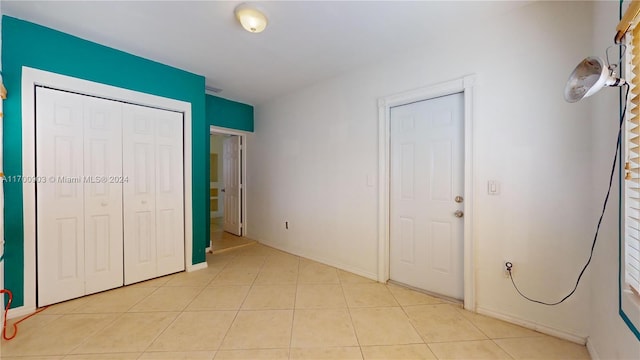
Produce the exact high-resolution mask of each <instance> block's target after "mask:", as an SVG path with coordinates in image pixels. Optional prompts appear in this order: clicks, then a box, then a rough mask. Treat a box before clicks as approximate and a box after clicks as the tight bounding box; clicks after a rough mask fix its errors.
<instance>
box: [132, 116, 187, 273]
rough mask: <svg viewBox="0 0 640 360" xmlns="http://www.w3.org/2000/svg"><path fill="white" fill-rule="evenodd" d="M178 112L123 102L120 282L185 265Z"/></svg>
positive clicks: (181, 148) (181, 138) (180, 267)
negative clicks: (123, 181)
mask: <svg viewBox="0 0 640 360" xmlns="http://www.w3.org/2000/svg"><path fill="white" fill-rule="evenodd" d="M182 124H183V114H181V113H176V112H171V111H166V110H159V109H153V108H148V107H143V106H136V105H128V104H124V121H123V150H124V154H125V155H126V157H127V159H126V160H125V162H124V168H123V175H124V176H125V177H126V178H127V179H128V181H127V182H126V183H125V184H124V228H125V239H126V241H125V251H124V268H125V284H131V283H135V282H139V281H142V280H146V279H150V278H152V277H157V276H162V275H166V274H171V273H174V272H178V271H181V270H184V177H183V173H184V172H183V163H184V162H183V157H182V154H183V137H182V136H183V128H182Z"/></svg>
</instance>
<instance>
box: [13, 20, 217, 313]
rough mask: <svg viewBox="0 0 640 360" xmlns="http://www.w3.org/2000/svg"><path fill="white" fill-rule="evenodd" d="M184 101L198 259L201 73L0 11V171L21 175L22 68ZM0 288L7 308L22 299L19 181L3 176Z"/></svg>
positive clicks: (202, 229) (204, 144) (205, 199)
mask: <svg viewBox="0 0 640 360" xmlns="http://www.w3.org/2000/svg"><path fill="white" fill-rule="evenodd" d="M23 66H27V67H32V68H36V69H40V70H45V71H50V72H54V73H58V74H62V75H67V76H72V77H76V78H80V79H85V80H90V81H95V82H99V83H103V84H107V85H111V86H116V87H120V88H126V89H130V90H135V91H139V92H143V93H149V94H153V95H158V96H162V97H167V98H172V99H176V100H181V101H186V102H190V103H191V111H192V152H193V154H192V162H193V163H192V168H193V174H192V176H193V178H192V181H193V184H192V191H193V193H192V199H193V253H192V261H193V263H194V264H197V263H201V262H204V261H205V260H206V258H205V248H206V246H208V243H209V232H208V231H207V229H208V225H209V212H208V207H209V195H208V194H209V172H208V167H209V122H208V121H207V118H206V112H205V93H204V90H205V89H204V88H205V79H204V77H202V76H199V75H196V74H192V73H189V72H186V71H183V70H180V69H176V68H173V67H170V66H167V65H163V64H160V63H157V62H154V61H151V60H147V59H144V58H141V57H138V56H134V55H131V54H128V53H125V52H122V51H119V50H115V49H112V48H109V47H106V46H102V45H99V44H96V43H93V42H90V41H87V40H83V39H80V38H77V37H74V36H71V35H68V34H65V33H62V32H59V31H56V30H52V29H49V28H46V27H43V26H40V25H36V24H33V23H30V22H27V21H23V20H19V19H16V18H12V17H9V16H4V17H3V18H2V69H3V79H4V84H5V86H6V88H7V89H8V91H9V97H8V98H7V100H5V103H4V138H3V144H4V146H3V150H4V172H5V174H6V175H21V174H22V123H21V121H22V120H21V119H22V114H21V111H22V109H21V106H22V105H21V81H22V80H21V79H22V67H23ZM4 195H5V215H4V221H5V240H6V245H5V281H4V284H5V287H6V288H7V289H9V290H11V291H12V292H13V296H14V299H13V303H12V306H13V307H18V306H22V305H23V304H24V294H23V292H24V273H23V271H24V249H23V244H24V239H23V235H24V233H23V220H24V219H23V215H22V214H23V193H22V184H20V183H5V184H4Z"/></svg>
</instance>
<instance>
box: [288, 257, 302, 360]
mask: <svg viewBox="0 0 640 360" xmlns="http://www.w3.org/2000/svg"><path fill="white" fill-rule="evenodd" d="M297 260H298V261H297V263H296V291H295V293H294V294H293V314H292V316H291V334H290V335H289V349H288V352H287V358H288V359H289V360H291V352H292V351H291V344H292V343H293V324H295V321H296V310H297V307H296V303H297V301H298V286H299V285H300V284H299V283H298V278H299V277H300V257H298V258H297Z"/></svg>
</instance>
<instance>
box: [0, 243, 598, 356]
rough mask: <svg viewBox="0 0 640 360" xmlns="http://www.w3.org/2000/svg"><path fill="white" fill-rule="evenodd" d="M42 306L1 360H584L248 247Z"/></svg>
mask: <svg viewBox="0 0 640 360" xmlns="http://www.w3.org/2000/svg"><path fill="white" fill-rule="evenodd" d="M207 261H208V264H209V267H208V268H207V269H205V270H200V271H196V272H193V273H179V274H174V275H170V276H165V277H162V278H159V279H154V280H150V281H146V282H143V283H139V284H135V285H131V286H127V287H124V288H120V289H115V290H111V291H108V292H104V293H100V294H96V295H92V296H88V297H84V298H80V299H76V300H71V301H67V302H64V303H61V304H57V305H54V306H51V307H50V308H48V309H46V310H45V311H43V312H42V313H40V314H37V315H36V316H34V317H32V318H30V319H28V320H26V321H25V322H23V323H22V324H21V326H20V332H19V334H18V336H17V338H16V339H14V340H12V341H10V342H6V341H3V342H2V359H7V360H9V359H22V360H24V359H32V360H33V359H194V360H195V359H203V360H204V359H209V360H211V359H215V360H220V359H545V360H546V359H588V358H589V355H588V353H587V351H586V349H585V347H584V346H580V345H576V344H573V343H570V342H567V341H563V340H559V339H556V338H553V337H549V336H546V335H543V334H540V333H537V332H534V331H531V330H528V329H525V328H522V327H519V326H515V325H511V324H508V323H505V322H502V321H499V320H495V319H492V318H489V317H485V316H481V315H477V314H472V313H469V312H467V311H465V310H463V309H462V308H461V307H460V306H459V305H456V304H451V303H448V302H446V301H443V300H440V299H437V298H434V297H431V296H428V295H425V294H422V293H419V292H415V291H412V290H408V289H406V288H403V287H400V286H394V285H383V284H378V283H375V282H373V281H371V280H368V279H365V278H362V277H360V276H357V275H354V274H351V273H348V272H345V271H341V270H338V269H335V268H333V267H330V266H326V265H323V264H320V263H317V262H314V261H310V260H306V259H303V258H299V257H297V256H293V255H289V254H286V253H283V252H280V251H277V250H274V249H271V248H268V247H266V246H262V245H259V244H253V245H249V246H245V247H242V248H238V249H235V250H231V251H228V252H225V253H221V254H217V255H208V260H207Z"/></svg>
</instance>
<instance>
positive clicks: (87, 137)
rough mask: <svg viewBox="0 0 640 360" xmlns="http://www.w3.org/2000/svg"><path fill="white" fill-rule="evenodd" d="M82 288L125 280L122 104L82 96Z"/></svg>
mask: <svg viewBox="0 0 640 360" xmlns="http://www.w3.org/2000/svg"><path fill="white" fill-rule="evenodd" d="M83 99H84V181H83V183H84V216H85V218H84V223H85V228H84V229H85V232H84V239H85V280H86V294H92V293H96V292H99V291H104V290H107V289H113V288H115V287H118V286H122V285H123V278H122V277H123V267H122V261H123V256H124V255H123V235H122V231H123V227H122V226H123V225H122V104H121V103H119V102H116V101H111V100H104V99H98V98H93V97H89V96H84V97H83Z"/></svg>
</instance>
